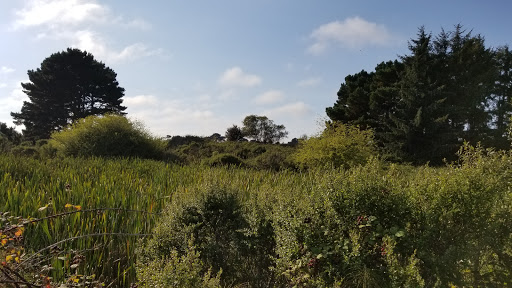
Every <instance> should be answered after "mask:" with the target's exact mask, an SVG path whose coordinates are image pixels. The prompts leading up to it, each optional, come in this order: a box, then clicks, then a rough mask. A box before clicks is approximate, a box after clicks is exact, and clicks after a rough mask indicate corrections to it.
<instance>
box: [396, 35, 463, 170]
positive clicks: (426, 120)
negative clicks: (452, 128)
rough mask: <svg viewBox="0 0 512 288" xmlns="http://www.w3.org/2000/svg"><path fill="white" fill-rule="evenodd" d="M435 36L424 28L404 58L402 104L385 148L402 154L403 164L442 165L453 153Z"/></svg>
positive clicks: (398, 107)
mask: <svg viewBox="0 0 512 288" xmlns="http://www.w3.org/2000/svg"><path fill="white" fill-rule="evenodd" d="M431 38H432V36H431V35H430V34H427V33H426V32H425V29H424V28H423V27H421V28H420V29H419V31H418V37H417V39H413V40H411V42H410V43H409V50H410V51H411V55H408V56H403V57H401V58H402V61H403V63H404V66H405V70H404V73H403V74H402V77H401V80H400V92H399V98H400V100H399V102H398V103H396V104H397V106H396V107H395V109H396V111H394V112H392V113H390V114H389V123H390V125H389V127H390V132H389V133H388V135H387V139H386V140H387V143H386V148H387V150H390V151H396V152H399V153H400V154H401V155H400V156H401V157H402V159H404V160H408V161H413V162H420V163H422V162H426V161H433V162H439V161H441V160H442V159H443V158H444V157H447V156H448V155H449V153H451V152H452V151H451V149H450V146H451V145H453V141H454V138H455V137H454V135H450V133H449V127H448V114H447V109H446V108H445V102H446V95H445V94H444V87H443V86H440V85H439V84H438V83H437V82H436V81H435V73H436V71H435V70H434V67H435V65H434V64H435V57H434V55H433V53H432V51H433V48H432V42H431Z"/></svg>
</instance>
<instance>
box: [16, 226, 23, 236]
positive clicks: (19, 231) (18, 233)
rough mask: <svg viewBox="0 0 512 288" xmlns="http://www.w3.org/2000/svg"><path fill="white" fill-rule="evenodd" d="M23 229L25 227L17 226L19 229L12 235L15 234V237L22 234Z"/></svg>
mask: <svg viewBox="0 0 512 288" xmlns="http://www.w3.org/2000/svg"><path fill="white" fill-rule="evenodd" d="M24 229H25V228H23V227H21V228H19V229H18V230H17V231H16V232H15V233H14V236H16V237H20V236H21V235H23V230H24Z"/></svg>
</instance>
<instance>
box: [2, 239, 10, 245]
mask: <svg viewBox="0 0 512 288" xmlns="http://www.w3.org/2000/svg"><path fill="white" fill-rule="evenodd" d="M1 242H2V246H5V245H6V244H7V243H8V242H9V240H7V239H2V241H1Z"/></svg>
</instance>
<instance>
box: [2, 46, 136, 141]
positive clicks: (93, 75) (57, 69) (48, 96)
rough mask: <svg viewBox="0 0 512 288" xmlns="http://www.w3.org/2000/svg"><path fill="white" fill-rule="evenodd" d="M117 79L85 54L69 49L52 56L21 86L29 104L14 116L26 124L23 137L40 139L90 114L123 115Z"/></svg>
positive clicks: (101, 64)
mask: <svg viewBox="0 0 512 288" xmlns="http://www.w3.org/2000/svg"><path fill="white" fill-rule="evenodd" d="M116 76H117V74H116V73H115V72H114V71H113V70H112V69H110V68H108V67H106V66H105V64H103V63H101V62H98V61H96V60H95V59H94V57H93V55H91V54H90V53H87V52H85V51H84V52H82V51H80V50H78V49H71V48H68V49H67V50H66V51H62V52H59V53H55V54H52V55H51V56H50V57H48V58H46V59H45V60H44V61H43V62H42V63H41V67H40V68H38V69H37V70H29V71H28V77H29V80H30V82H28V83H22V84H21V86H22V87H23V92H24V93H25V94H27V96H28V98H29V101H25V102H24V103H23V106H22V108H21V112H12V113H11V116H12V117H13V118H14V120H15V123H16V124H17V125H25V129H24V130H23V134H24V136H26V137H27V138H28V139H38V138H48V137H49V136H50V134H51V132H53V131H56V130H60V129H62V128H63V127H64V126H66V125H68V124H70V123H71V122H73V121H74V120H76V119H80V118H84V117H86V116H89V115H102V114H105V113H121V114H123V111H124V110H125V109H126V107H124V106H121V103H122V99H121V98H122V97H123V96H124V88H122V87H119V84H118V82H117V80H116Z"/></svg>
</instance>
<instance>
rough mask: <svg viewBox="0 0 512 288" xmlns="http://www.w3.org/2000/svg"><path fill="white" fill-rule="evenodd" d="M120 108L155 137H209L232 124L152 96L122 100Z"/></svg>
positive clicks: (197, 110) (174, 101) (180, 103)
mask: <svg viewBox="0 0 512 288" xmlns="http://www.w3.org/2000/svg"><path fill="white" fill-rule="evenodd" d="M123 105H126V107H127V109H126V112H127V113H128V116H129V117H131V118H135V119H137V120H140V121H142V122H143V123H144V124H145V125H146V126H147V127H148V128H149V129H150V130H151V131H152V132H153V133H155V135H157V136H165V135H187V134H189V133H191V131H193V133H194V134H196V135H204V136H207V135H211V134H213V133H214V132H220V133H222V132H223V131H217V130H218V127H228V126H229V123H231V122H232V121H230V120H227V119H224V118H222V117H218V116H216V115H215V114H214V112H213V111H212V110H209V109H202V108H200V107H198V106H194V105H191V104H190V103H186V102H184V101H180V100H169V99H161V98H159V97H157V96H154V95H137V96H131V97H125V98H124V102H123Z"/></svg>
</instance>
